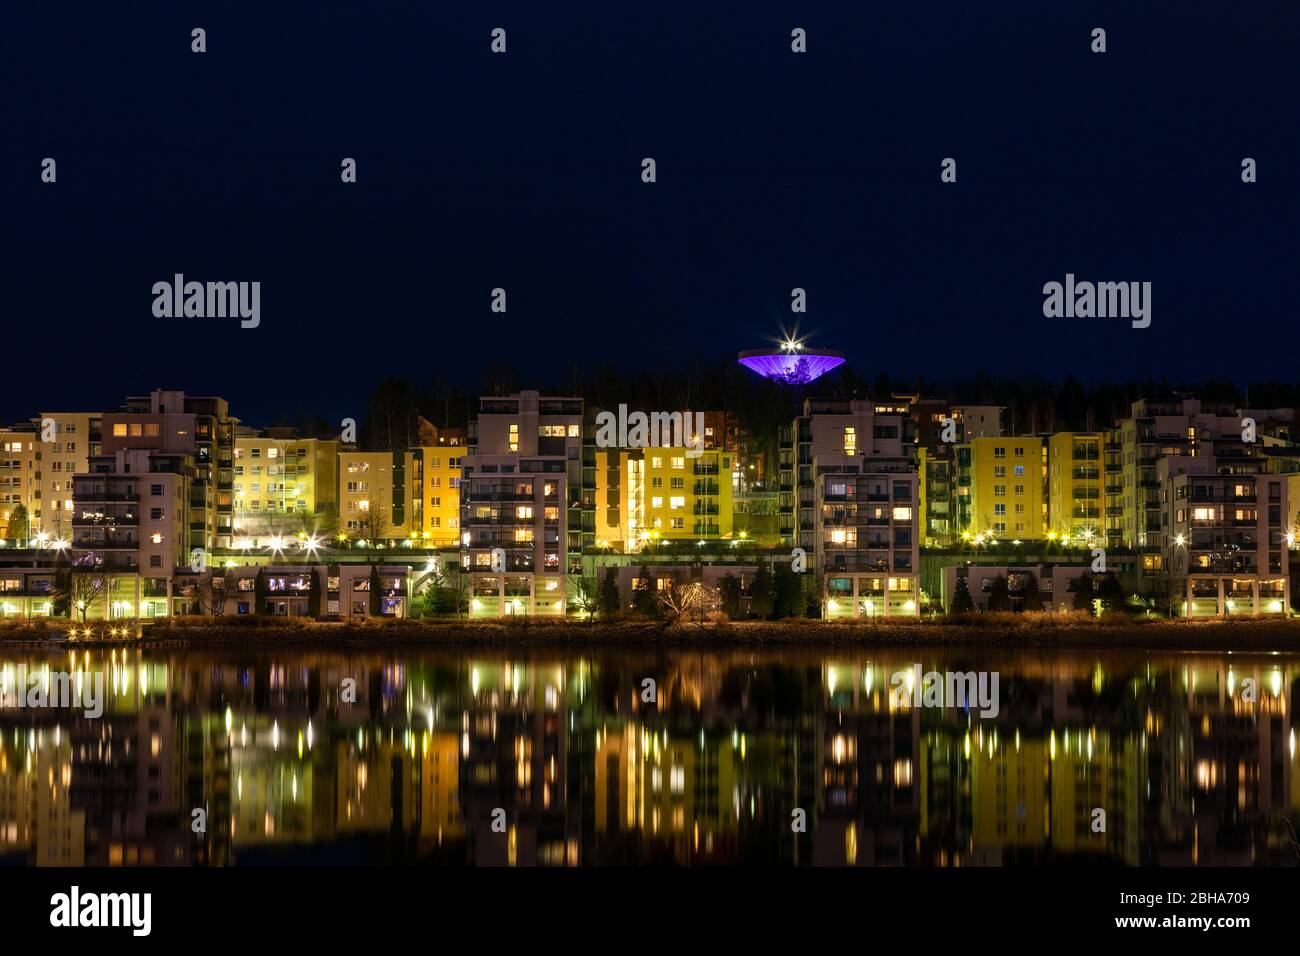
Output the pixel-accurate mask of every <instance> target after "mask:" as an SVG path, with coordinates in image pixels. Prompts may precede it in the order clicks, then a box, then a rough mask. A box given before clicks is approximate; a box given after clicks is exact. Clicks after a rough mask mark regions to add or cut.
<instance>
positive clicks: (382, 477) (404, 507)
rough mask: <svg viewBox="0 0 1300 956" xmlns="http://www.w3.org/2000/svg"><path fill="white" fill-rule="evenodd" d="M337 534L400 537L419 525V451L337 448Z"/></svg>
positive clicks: (421, 455) (363, 536) (420, 508)
mask: <svg viewBox="0 0 1300 956" xmlns="http://www.w3.org/2000/svg"><path fill="white" fill-rule="evenodd" d="M338 460H339V477H338V502H339V534H340V535H346V536H347V537H349V538H351V539H352V540H354V541H355V540H359V539H367V540H368V539H375V538H381V539H383V538H404V537H406V536H407V535H408V534H410V533H411V532H412V531H415V530H417V529H419V528H420V527H422V524H423V522H422V520H421V512H422V511H423V507H424V500H423V494H422V491H421V489H420V484H421V477H420V476H421V470H422V469H423V467H424V456H423V454H421V453H416V452H409V451H404V452H403V451H398V452H388V451H344V452H339V458H338Z"/></svg>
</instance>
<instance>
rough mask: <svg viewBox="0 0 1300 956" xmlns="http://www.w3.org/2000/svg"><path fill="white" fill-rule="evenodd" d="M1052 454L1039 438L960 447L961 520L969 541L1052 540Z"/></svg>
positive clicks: (958, 491)
mask: <svg viewBox="0 0 1300 956" xmlns="http://www.w3.org/2000/svg"><path fill="white" fill-rule="evenodd" d="M1046 453H1047V449H1046V447H1045V445H1044V442H1043V439H1042V438H1040V437H1038V436H1033V435H1022V436H1019V437H1014V438H1012V437H1005V438H975V439H973V440H971V441H969V442H967V443H965V444H963V445H960V446H958V448H957V453H956V455H957V488H956V495H955V498H956V502H957V516H958V526H959V529H960V532H961V536H962V537H963V538H964V539H967V540H971V539H981V538H982V539H993V540H1001V539H1005V540H1011V541H1033V540H1037V539H1040V538H1043V537H1046V534H1047V532H1046V523H1047V503H1046V499H1045V497H1044V485H1045V476H1046V467H1047V463H1046V462H1047V460H1046Z"/></svg>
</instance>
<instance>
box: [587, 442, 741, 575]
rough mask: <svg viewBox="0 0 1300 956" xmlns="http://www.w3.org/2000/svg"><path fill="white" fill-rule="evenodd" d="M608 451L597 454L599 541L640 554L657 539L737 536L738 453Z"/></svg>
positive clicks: (695, 539)
mask: <svg viewBox="0 0 1300 956" xmlns="http://www.w3.org/2000/svg"><path fill="white" fill-rule="evenodd" d="M687 452H688V450H687V449H686V448H680V447H677V448H672V447H660V448H609V449H604V448H602V449H598V450H597V451H596V452H595V456H596V501H597V503H598V505H599V507H598V508H597V511H596V541H597V545H598V546H599V547H608V548H611V549H613V550H616V551H626V552H636V551H640V550H641V549H642V548H643V547H645V546H647V545H650V546H653V542H655V541H661V540H662V541H697V540H698V541H717V540H723V539H730V538H731V537H732V535H733V533H734V516H735V498H734V489H735V482H734V480H733V474H732V472H733V467H734V462H735V459H736V456H735V453H733V452H729V451H723V450H705V451H703V452H700V453H698V454H695V455H691V454H688V453H687Z"/></svg>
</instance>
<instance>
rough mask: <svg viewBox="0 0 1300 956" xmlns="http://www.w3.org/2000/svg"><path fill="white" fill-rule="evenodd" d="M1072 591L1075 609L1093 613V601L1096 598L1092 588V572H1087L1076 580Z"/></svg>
mask: <svg viewBox="0 0 1300 956" xmlns="http://www.w3.org/2000/svg"><path fill="white" fill-rule="evenodd" d="M1070 590H1071V591H1072V592H1074V609H1075V610H1076V611H1087V612H1089V613H1091V612H1092V599H1093V597H1095V595H1094V594H1093V588H1092V572H1091V571H1085V572H1083V574H1081V575H1079V576H1078V577H1077V578H1075V579H1074V583H1073V584H1072V585H1071V586H1070Z"/></svg>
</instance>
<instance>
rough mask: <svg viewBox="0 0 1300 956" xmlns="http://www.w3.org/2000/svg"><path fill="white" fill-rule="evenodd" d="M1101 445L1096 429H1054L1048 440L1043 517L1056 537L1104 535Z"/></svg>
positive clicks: (1104, 503)
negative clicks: (1045, 510) (1061, 430)
mask: <svg viewBox="0 0 1300 956" xmlns="http://www.w3.org/2000/svg"><path fill="white" fill-rule="evenodd" d="M1103 444H1104V441H1103V438H1102V435H1101V434H1100V433H1099V432H1057V433H1056V434H1054V435H1052V436H1051V438H1050V439H1049V440H1048V443H1047V488H1048V496H1047V497H1048V501H1047V515H1048V519H1047V520H1048V530H1049V531H1050V532H1052V533H1053V534H1054V535H1056V537H1057V538H1063V537H1069V538H1087V537H1095V538H1097V539H1101V538H1102V537H1103V536H1104V535H1105V532H1106V519H1105V507H1106V501H1105V496H1104V493H1103V488H1104V484H1105V482H1104V467H1103V466H1104V464H1105V463H1104V460H1103V454H1102V446H1103ZM1076 450H1077V451H1078V452H1080V455H1078V456H1076V454H1075V453H1076ZM1089 532H1091V534H1089Z"/></svg>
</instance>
